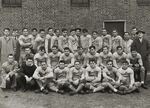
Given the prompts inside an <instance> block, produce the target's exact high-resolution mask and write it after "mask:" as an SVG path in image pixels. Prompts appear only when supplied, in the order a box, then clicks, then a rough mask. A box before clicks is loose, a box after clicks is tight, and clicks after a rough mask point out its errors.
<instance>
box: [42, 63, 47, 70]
mask: <svg viewBox="0 0 150 108" xmlns="http://www.w3.org/2000/svg"><path fill="white" fill-rule="evenodd" d="M41 68H42V69H43V70H46V68H47V64H46V62H42V63H41Z"/></svg>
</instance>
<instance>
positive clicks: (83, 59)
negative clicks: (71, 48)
mask: <svg viewBox="0 0 150 108" xmlns="http://www.w3.org/2000/svg"><path fill="white" fill-rule="evenodd" d="M74 58H75V61H79V62H80V63H81V64H82V65H83V64H84V61H85V54H84V53H83V54H81V55H80V54H78V53H75V54H74Z"/></svg>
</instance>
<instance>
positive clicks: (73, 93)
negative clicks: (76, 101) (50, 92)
mask: <svg viewBox="0 0 150 108" xmlns="http://www.w3.org/2000/svg"><path fill="white" fill-rule="evenodd" d="M75 94H77V93H76V92H74V91H72V92H70V93H69V95H70V96H73V95H75Z"/></svg>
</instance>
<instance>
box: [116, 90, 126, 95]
mask: <svg viewBox="0 0 150 108" xmlns="http://www.w3.org/2000/svg"><path fill="white" fill-rule="evenodd" d="M115 93H116V94H119V95H125V93H124V92H123V91H120V90H118V91H117V92H115Z"/></svg>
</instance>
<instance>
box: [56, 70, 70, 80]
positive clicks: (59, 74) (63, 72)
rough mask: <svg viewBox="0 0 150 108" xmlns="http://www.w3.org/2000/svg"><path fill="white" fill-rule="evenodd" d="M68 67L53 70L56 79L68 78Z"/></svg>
mask: <svg viewBox="0 0 150 108" xmlns="http://www.w3.org/2000/svg"><path fill="white" fill-rule="evenodd" d="M68 72H69V69H68V68H67V67H65V68H64V69H60V68H59V67H58V68H56V69H55V70H54V73H55V75H56V80H64V79H68V74H69V73H68Z"/></svg>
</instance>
